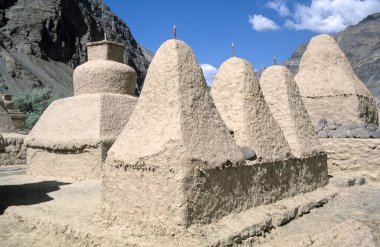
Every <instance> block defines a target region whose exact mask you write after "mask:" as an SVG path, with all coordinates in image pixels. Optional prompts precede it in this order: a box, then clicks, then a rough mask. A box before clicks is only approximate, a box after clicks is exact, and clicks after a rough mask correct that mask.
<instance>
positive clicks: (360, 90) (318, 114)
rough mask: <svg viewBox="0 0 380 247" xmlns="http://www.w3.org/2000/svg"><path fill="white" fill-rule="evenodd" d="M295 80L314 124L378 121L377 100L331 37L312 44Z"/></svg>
mask: <svg viewBox="0 0 380 247" xmlns="http://www.w3.org/2000/svg"><path fill="white" fill-rule="evenodd" d="M295 81H296V82H297V84H298V87H299V90H300V93H301V95H302V97H303V99H304V102H305V106H306V109H307V110H308V113H309V115H310V117H311V119H312V122H313V124H317V122H318V121H319V119H321V118H331V119H332V118H338V119H344V120H350V121H354V122H357V123H360V122H366V123H377V122H378V114H377V108H376V103H375V100H374V98H373V97H372V95H371V93H370V92H369V91H368V89H367V88H366V87H365V85H364V84H363V83H362V82H361V81H360V80H359V78H358V77H357V76H356V75H355V72H354V71H353V69H352V67H351V64H350V62H349V61H348V59H347V57H346V56H345V55H344V53H343V52H342V50H341V49H340V48H339V46H338V45H337V43H336V42H335V40H334V39H333V38H332V37H331V36H329V35H319V36H316V37H314V38H313V39H312V40H311V41H310V43H309V45H308V46H307V49H306V51H305V53H304V55H303V57H302V59H301V63H300V67H299V71H298V73H297V75H296V76H295Z"/></svg>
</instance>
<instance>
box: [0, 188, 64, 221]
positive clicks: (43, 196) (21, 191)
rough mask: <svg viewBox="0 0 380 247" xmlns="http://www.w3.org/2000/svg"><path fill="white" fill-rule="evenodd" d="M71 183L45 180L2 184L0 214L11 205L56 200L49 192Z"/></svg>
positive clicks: (0, 189)
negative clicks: (19, 183)
mask: <svg viewBox="0 0 380 247" xmlns="http://www.w3.org/2000/svg"><path fill="white" fill-rule="evenodd" d="M68 184H70V183H62V182H57V181H43V182H38V183H31V184H22V185H3V186H0V215H2V214H4V211H5V210H6V209H7V208H8V207H10V206H22V205H33V204H39V203H42V202H47V201H51V200H54V198H52V197H50V196H49V195H47V193H50V192H53V191H57V190H59V189H60V186H63V185H68Z"/></svg>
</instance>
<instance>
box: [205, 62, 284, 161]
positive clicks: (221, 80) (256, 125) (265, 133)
mask: <svg viewBox="0 0 380 247" xmlns="http://www.w3.org/2000/svg"><path fill="white" fill-rule="evenodd" d="M211 95H212V97H213V99H214V102H215V105H216V107H217V108H218V110H219V112H220V115H221V116H222V118H223V120H224V121H225V123H226V125H227V126H228V128H229V129H231V130H232V131H233V132H234V138H235V140H236V142H237V144H238V145H239V146H240V147H241V148H243V147H247V148H250V149H252V150H254V151H255V152H256V154H257V156H258V157H261V158H262V159H264V160H277V159H285V158H287V156H288V155H289V154H290V148H289V146H288V144H287V142H286V140H285V137H284V136H283V134H282V131H281V129H280V127H279V125H278V124H277V123H276V121H275V120H274V118H273V116H272V115H271V113H270V112H269V109H268V106H267V105H266V103H265V100H264V97H263V94H262V91H261V88H260V85H259V81H258V80H257V79H256V76H255V73H254V70H253V67H252V65H251V64H250V63H249V62H248V61H246V60H244V59H241V58H238V57H232V58H230V59H228V60H227V61H225V62H224V63H223V64H222V65H221V66H220V68H219V70H218V73H217V74H216V76H215V79H214V82H213V86H212V88H211Z"/></svg>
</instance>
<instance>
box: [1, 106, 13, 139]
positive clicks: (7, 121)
mask: <svg viewBox="0 0 380 247" xmlns="http://www.w3.org/2000/svg"><path fill="white" fill-rule="evenodd" d="M3 104H4V103H3V100H2V99H0V133H2V132H12V131H14V130H15V128H14V126H13V124H12V119H11V117H10V116H9V114H8V112H7V110H6V109H5V107H4V105H3Z"/></svg>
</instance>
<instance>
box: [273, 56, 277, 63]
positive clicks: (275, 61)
mask: <svg viewBox="0 0 380 247" xmlns="http://www.w3.org/2000/svg"><path fill="white" fill-rule="evenodd" d="M273 64H274V65H277V58H276V56H273Z"/></svg>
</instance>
